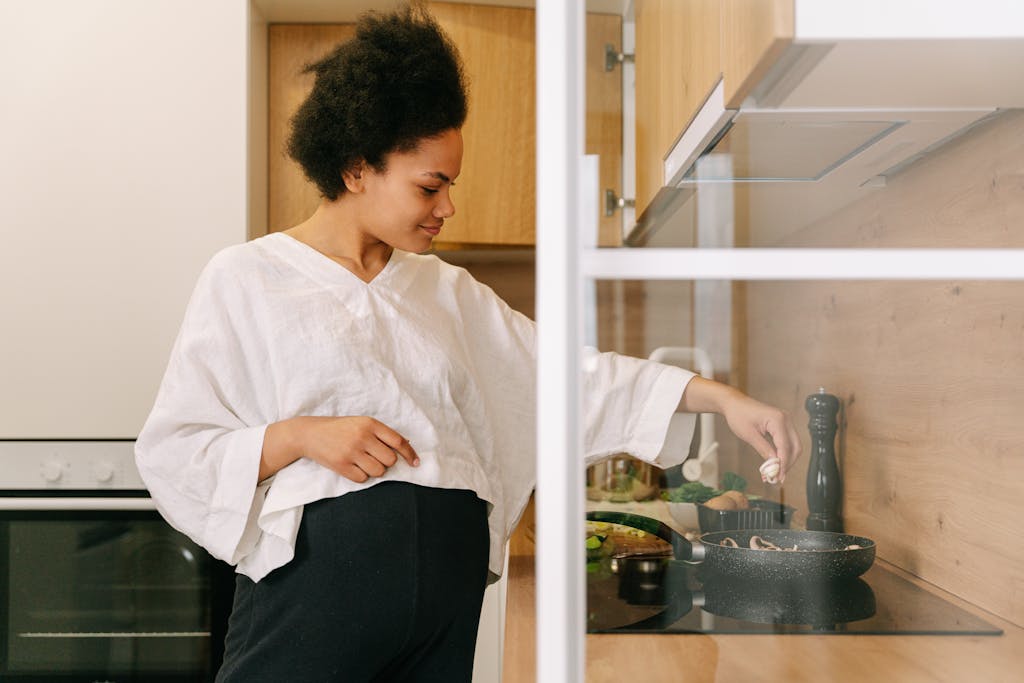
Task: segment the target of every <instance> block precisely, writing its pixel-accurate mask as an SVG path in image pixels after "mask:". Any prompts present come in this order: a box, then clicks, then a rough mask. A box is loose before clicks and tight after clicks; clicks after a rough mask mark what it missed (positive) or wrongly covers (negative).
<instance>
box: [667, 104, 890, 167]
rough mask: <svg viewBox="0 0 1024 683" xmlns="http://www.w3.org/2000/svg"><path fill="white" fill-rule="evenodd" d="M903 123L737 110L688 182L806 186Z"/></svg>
mask: <svg viewBox="0 0 1024 683" xmlns="http://www.w3.org/2000/svg"><path fill="white" fill-rule="evenodd" d="M903 123H904V122H903V121H843V120H836V119H835V118H833V117H814V116H808V115H807V113H806V112H800V113H799V114H790V113H787V112H784V111H782V112H770V113H768V112H751V113H747V112H742V111H741V112H739V113H738V114H737V115H736V116H735V117H734V118H733V120H732V122H731V124H730V125H729V126H728V127H727V128H726V129H725V131H724V132H723V134H722V135H720V136H719V138H718V139H717V140H716V141H715V142H714V143H712V145H711V147H710V148H709V149H708V151H706V152H705V153H704V154H702V155H701V156H700V157H699V158H698V159H697V162H696V163H695V164H694V165H693V166H691V167H690V169H689V170H688V171H687V173H686V175H685V178H684V180H687V181H691V182H701V181H711V182H729V181H734V182H808V181H816V180H820V179H821V178H822V177H824V176H825V175H826V174H827V173H828V172H829V171H831V170H832V169H834V168H836V167H837V166H839V165H840V164H842V163H844V162H845V161H846V160H848V159H849V158H851V157H853V156H854V155H856V154H858V153H859V152H861V151H862V150H864V149H866V148H867V147H870V146H871V145H873V144H874V143H875V142H877V141H878V140H880V139H882V138H883V137H885V136H886V135H888V134H889V133H891V132H892V131H894V130H896V129H897V128H899V127H900V126H902V125H903Z"/></svg>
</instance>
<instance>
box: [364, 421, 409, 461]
mask: <svg viewBox="0 0 1024 683" xmlns="http://www.w3.org/2000/svg"><path fill="white" fill-rule="evenodd" d="M376 426H377V429H376V430H375V431H374V434H375V435H376V437H377V439H378V440H379V441H380V442H381V443H382V444H384V445H385V446H387V447H388V448H389V449H391V450H392V451H394V452H395V453H397V454H398V455H400V456H402V457H403V458H404V459H405V461H406V462H407V463H409V464H410V465H412V466H413V467H416V466H417V465H419V464H420V457H419V456H418V455H417V454H416V451H415V450H414V449H413V447H412V444H410V443H409V441H408V440H407V439H406V438H405V437H404V436H402V435H401V434H399V433H398V432H396V431H395V430H394V429H391V427H388V426H387V425H386V424H384V423H382V422H377V425H376ZM392 464H394V463H392Z"/></svg>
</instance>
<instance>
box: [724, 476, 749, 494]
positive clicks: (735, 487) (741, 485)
mask: <svg viewBox="0 0 1024 683" xmlns="http://www.w3.org/2000/svg"><path fill="white" fill-rule="evenodd" d="M746 488H747V480H746V479H744V478H743V477H741V476H740V475H738V474H736V473H735V472H726V473H725V474H723V475H722V490H723V491H743V490H744V489H746Z"/></svg>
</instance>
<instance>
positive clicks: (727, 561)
mask: <svg viewBox="0 0 1024 683" xmlns="http://www.w3.org/2000/svg"><path fill="white" fill-rule="evenodd" d="M587 519H590V520H593V521H599V522H611V523H613V524H624V525H626V526H630V527H633V528H634V529H641V530H643V531H646V532H648V533H652V534H655V535H656V536H658V537H659V538H661V539H664V540H665V541H668V542H669V543H670V544H672V550H673V553H674V554H675V557H676V559H677V560H687V561H691V562H702V563H703V565H704V567H705V570H706V571H709V572H712V573H714V574H719V575H721V576H726V577H730V578H733V579H746V580H754V581H807V580H813V581H832V580H837V579H852V578H856V577H858V576H860V575H861V574H863V573H864V572H866V571H867V570H868V568H870V567H871V565H872V564H873V563H874V561H875V542H874V541H872V540H871V539H870V538H865V537H863V536H853V535H851V534H836V533H831V532H828V531H797V530H793V529H744V530H735V531H716V532H714V533H710V534H704V535H703V536H701V537H700V540H699V541H696V542H693V543H691V542H690V541H688V540H686V538H684V537H683V536H682V535H681V534H679V533H677V532H676V531H675V530H674V529H672V528H670V527H669V526H668V525H666V524H663V523H662V522H659V521H658V520H656V519H651V518H650V517H644V516H643V515H632V514H629V513H624V512H611V511H604V510H599V511H595V512H590V513H587ZM751 536H760V537H761V538H763V539H765V540H767V541H770V542H772V543H774V544H775V545H778V546H780V547H793V546H796V547H797V548H798V550H789V551H782V550H753V549H751V548H750V547H749V544H750V538H751ZM727 537H728V538H732V539H733V540H734V541H736V543H737V544H738V545H739V546H740V547H738V548H730V547H727V546H722V545H719V544H720V543H721V542H722V541H723V540H725V538H727ZM849 545H859V546H860V548H856V549H853V550H846V547H847V546H849Z"/></svg>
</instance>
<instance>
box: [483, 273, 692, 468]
mask: <svg viewBox="0 0 1024 683" xmlns="http://www.w3.org/2000/svg"><path fill="white" fill-rule="evenodd" d="M467 277H468V276H467ZM473 284H474V285H475V287H474V288H473V294H474V296H475V297H476V298H477V305H476V306H472V307H470V308H471V309H472V310H475V311H480V312H481V314H480V318H481V320H482V321H483V324H482V325H481V327H482V328H483V329H487V330H490V331H491V334H488V335H486V336H485V335H484V334H479V335H478V336H477V338H486V339H488V340H489V341H488V343H487V344H486V345H483V346H481V347H478V348H479V349H480V350H479V351H478V352H477V353H478V356H482V357H483V362H482V363H481V365H482V366H484V367H486V368H489V369H490V370H488V372H491V373H492V374H493V373H498V376H496V377H493V378H492V379H494V380H495V381H492V382H490V383H489V384H490V386H491V387H493V388H494V389H495V390H496V391H497V392H500V396H499V399H503V400H504V402H503V404H502V405H503V406H505V407H506V410H507V411H509V412H511V413H512V414H514V415H519V416H520V417H521V418H526V419H529V420H533V419H535V412H533V411H531V412H530V413H529V414H523V413H522V408H523V406H524V405H529V406H531V407H532V406H534V404H535V401H536V399H535V396H536V382H535V374H536V361H537V357H536V324H535V323H534V322H533V321H532V320H530V319H529V318H527V317H526V316H524V315H522V314H520V313H518V312H516V311H514V310H512V309H511V308H510V307H509V306H508V305H507V304H506V303H505V302H504V301H502V300H501V299H500V298H499V297H498V296H497V295H496V294H495V293H494V292H493V291H492V290H491V289H490V288H489V287H487V286H486V285H483V284H481V283H478V282H476V281H475V280H474V281H473ZM474 331H475V330H474ZM513 373H514V376H513ZM524 375H525V376H524ZM692 377H694V373H693V372H690V371H689V370H684V369H682V368H678V367H674V366H669V365H664V364H662V363H657V362H654V361H651V360H646V359H641V358H632V357H630V356H624V355H621V354H618V353H613V352H605V353H600V352H598V351H597V350H596V349H593V348H589V347H587V348H585V349H583V359H582V398H583V425H582V427H583V448H584V454H583V455H584V461H585V463H586V464H587V465H591V464H594V463H595V462H598V461H600V460H602V459H604V458H607V457H610V456H612V455H616V454H619V453H627V454H629V455H632V456H634V457H637V458H639V459H641V460H644V461H646V462H650V463H653V464H655V465H658V466H659V467H670V466H672V465H676V464H678V463H680V462H682V461H683V460H684V459H685V458H686V456H687V454H688V453H689V444H690V441H691V439H692V438H693V434H694V429H695V426H696V415H693V414H688V413H687V414H683V413H676V412H675V411H676V408H677V407H678V405H679V400H680V399H681V398H682V395H683V391H684V390H685V389H686V386H687V384H688V383H689V381H690V379H691V378H692ZM516 389H517V390H518V391H515V390H516ZM510 397H517V400H515V401H510V400H509V398H510ZM534 433H535V432H534V431H533V429H531V428H529V427H527V428H525V429H524V427H523V425H522V423H520V425H518V426H516V425H510V426H509V430H508V431H507V432H506V434H508V435H509V436H511V437H513V438H514V437H515V436H517V435H524V434H528V435H529V437H530V438H533V434H534ZM530 450H531V451H532V448H531V449H530Z"/></svg>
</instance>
